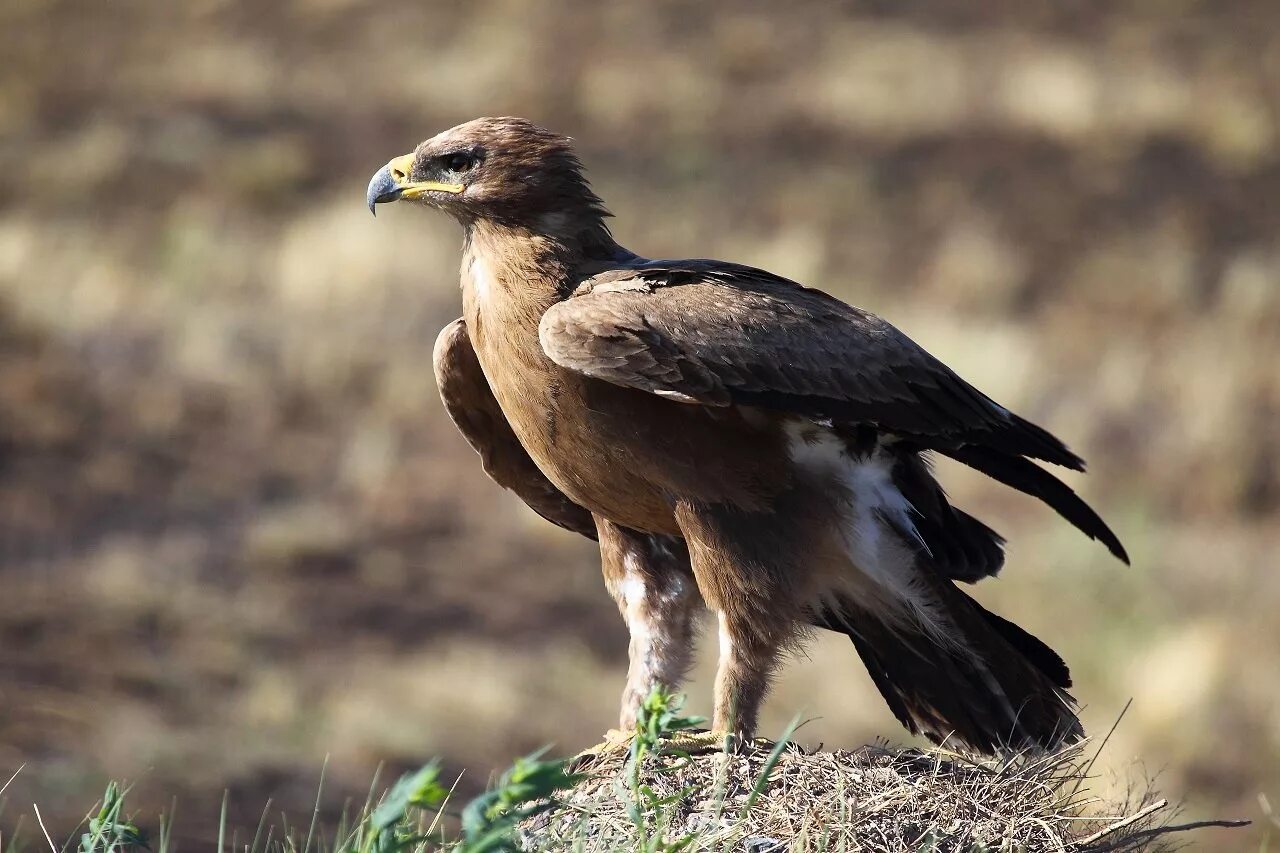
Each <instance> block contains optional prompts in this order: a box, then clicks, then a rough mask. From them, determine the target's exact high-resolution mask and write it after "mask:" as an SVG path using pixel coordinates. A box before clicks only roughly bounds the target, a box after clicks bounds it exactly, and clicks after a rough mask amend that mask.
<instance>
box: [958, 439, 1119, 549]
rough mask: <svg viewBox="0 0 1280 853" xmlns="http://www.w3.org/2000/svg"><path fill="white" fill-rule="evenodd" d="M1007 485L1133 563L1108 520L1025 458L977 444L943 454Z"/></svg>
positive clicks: (1063, 484) (1056, 479)
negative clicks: (1038, 500) (1035, 500)
mask: <svg viewBox="0 0 1280 853" xmlns="http://www.w3.org/2000/svg"><path fill="white" fill-rule="evenodd" d="M942 452H943V453H945V454H946V455H948V456H950V457H951V458H952V459H955V460H956V461H957V462H963V463H964V464H965V465H968V466H969V467H970V468H974V469H976V470H978V471H981V472H982V473H984V474H986V475H987V476H989V477H992V478H994V479H996V480H999V481H1000V482H1002V483H1004V484H1005V485H1006V486H1010V487H1012V488H1015V489H1017V490H1018V491H1020V492H1024V493H1026V494H1028V495H1031V496H1032V497H1037V498H1039V499H1040V500H1042V501H1044V502H1045V503H1047V504H1048V505H1049V506H1051V507H1053V508H1054V509H1055V510H1056V511H1057V512H1058V514H1059V515H1061V516H1062V517H1063V518H1065V519H1066V520H1067V521H1069V522H1071V523H1072V524H1074V525H1075V526H1076V527H1077V528H1078V529H1079V530H1080V531H1081V532H1082V533H1084V534H1085V535H1086V536H1088V537H1089V538H1090V539H1097V540H1099V541H1101V542H1102V544H1104V545H1106V546H1107V550H1109V551H1110V552H1111V553H1112V554H1114V555H1115V556H1116V558H1117V559H1119V560H1121V561H1122V562H1124V563H1126V564H1127V563H1128V562H1129V555H1128V553H1127V552H1126V551H1125V550H1124V546H1123V545H1122V544H1120V539H1119V538H1118V537H1117V536H1116V535H1115V534H1114V533H1112V532H1111V528H1109V527H1107V524H1106V522H1105V521H1103V520H1102V518H1101V517H1099V515H1098V514H1097V513H1096V512H1094V511H1093V508H1092V507H1090V506H1089V505H1088V504H1087V503H1085V502H1084V500H1082V499H1081V498H1080V496H1079V495H1077V494H1076V493H1075V492H1073V491H1072V490H1071V488H1070V487H1069V486H1068V485H1067V484H1066V483H1064V482H1062V481H1061V480H1059V479H1058V478H1057V477H1055V476H1053V475H1052V474H1050V473H1049V472H1048V471H1046V470H1045V469H1043V468H1041V467H1040V466H1039V465H1037V464H1035V463H1034V462H1032V461H1030V460H1028V459H1024V458H1022V457H1021V456H1012V455H1009V454H1005V453H1000V452H998V451H995V450H991V449H989V448H985V447H978V446H976V445H970V444H967V445H964V446H962V447H957V448H953V449H949V450H944V451H942Z"/></svg>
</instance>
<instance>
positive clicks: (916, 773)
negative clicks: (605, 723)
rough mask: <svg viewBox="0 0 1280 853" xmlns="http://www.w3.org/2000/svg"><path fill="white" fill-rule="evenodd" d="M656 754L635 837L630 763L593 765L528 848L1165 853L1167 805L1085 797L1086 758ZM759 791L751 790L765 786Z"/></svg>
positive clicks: (615, 760)
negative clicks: (641, 827)
mask: <svg viewBox="0 0 1280 853" xmlns="http://www.w3.org/2000/svg"><path fill="white" fill-rule="evenodd" d="M770 746H772V745H771V744H768V743H765V744H762V745H761V748H759V749H758V750H757V751H755V752H753V753H751V754H749V755H736V756H724V755H720V754H701V755H693V756H685V757H660V758H657V759H655V760H653V761H651V762H650V763H649V764H647V765H646V767H645V770H644V771H643V772H642V773H641V774H640V780H641V784H642V785H644V786H646V787H647V788H648V789H650V791H651V792H652V796H653V797H654V798H656V799H657V800H659V801H660V802H662V803H663V805H662V806H660V807H658V808H656V809H654V810H653V811H654V814H653V815H652V816H650V819H649V821H648V826H647V827H646V828H647V829H648V833H647V834H645V833H637V829H636V822H635V820H634V811H633V807H632V803H633V802H634V799H633V795H632V794H631V792H630V790H629V788H628V786H627V784H626V779H627V769H626V767H625V759H626V755H625V754H623V755H616V754H615V755H613V756H608V757H606V758H605V759H604V760H599V761H597V762H596V763H593V764H590V765H587V766H586V767H585V768H584V770H585V771H586V772H589V773H590V774H591V776H590V778H589V779H587V780H586V781H584V782H582V783H580V784H579V785H578V786H577V787H575V788H573V789H572V790H570V791H568V792H567V793H566V794H565V795H563V796H562V797H560V798H559V800H558V801H557V803H556V805H555V807H554V808H553V809H552V810H550V811H547V812H543V813H542V814H539V815H538V816H537V817H535V818H532V819H531V820H529V821H527V822H526V825H525V827H524V829H525V833H526V835H525V837H526V839H527V844H528V847H529V849H536V850H549V851H550V850H589V851H597V850H598V851H614V850H625V849H635V848H636V847H637V844H636V840H637V835H640V836H641V838H646V837H647V838H652V839H659V840H660V844H665V845H670V846H669V847H662V846H656V847H655V848H654V849H657V850H677V849H680V848H679V847H678V846H677V845H679V843H680V842H681V841H683V840H685V839H693V841H692V843H691V845H690V849H692V850H743V851H748V853H783V851H796V853H801V851H804V853H816V851H835V850H846V851H866V853H919V851H936V853H952V851H954V853H994V851H1005V850H1007V851H1019V853H1050V851H1052V853H1102V851H1113V850H1127V851H1140V850H1145V851H1157V850H1168V849H1171V846H1170V842H1171V841H1172V840H1173V838H1172V836H1173V835H1174V834H1175V833H1176V832H1179V831H1183V830H1188V831H1189V830H1192V829H1195V828H1197V827H1190V826H1186V825H1180V824H1176V823H1175V824H1170V823H1169V822H1168V821H1167V820H1165V818H1166V815H1165V814H1162V812H1164V811H1165V809H1166V808H1168V805H1167V803H1165V802H1164V801H1162V800H1158V799H1155V797H1154V795H1152V794H1150V793H1149V792H1146V791H1140V792H1138V793H1137V794H1136V795H1135V796H1134V797H1133V798H1132V800H1131V801H1130V802H1125V803H1107V802H1104V801H1102V800H1099V799H1098V798H1097V797H1093V796H1090V794H1089V792H1088V790H1087V786H1086V785H1084V784H1083V783H1084V782H1085V781H1086V780H1085V778H1084V777H1085V775H1087V773H1086V766H1087V764H1088V761H1087V759H1086V757H1085V755H1084V752H1083V750H1079V749H1069V750H1065V751H1063V752H1060V753H1051V754H1046V755H1042V756H1038V757H1028V756H1020V757H1017V758H1013V759H1009V760H1006V761H980V762H974V761H972V760H970V759H966V758H964V757H963V756H958V755H953V754H949V753H947V752H945V751H939V750H932V749H931V750H926V751H921V750H915V749H906V750H903V749H891V748H887V747H884V746H864V747H861V748H859V749H857V750H853V751H847V750H837V751H834V752H816V753H808V752H806V751H804V750H802V749H799V748H797V747H795V746H787V747H786V748H784V749H782V751H781V752H780V754H778V755H776V756H773V755H771V753H770V749H769V747H770ZM762 776H763V777H764V778H765V780H766V781H765V782H764V783H763V784H762V785H760V786H759V791H758V792H757V791H756V788H757V782H758V780H760V779H761V777H762Z"/></svg>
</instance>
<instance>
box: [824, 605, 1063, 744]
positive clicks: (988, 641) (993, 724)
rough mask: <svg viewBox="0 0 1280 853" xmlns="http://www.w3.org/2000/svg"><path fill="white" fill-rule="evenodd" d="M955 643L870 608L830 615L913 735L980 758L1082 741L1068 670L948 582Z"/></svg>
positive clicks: (830, 625) (1034, 641)
mask: <svg viewBox="0 0 1280 853" xmlns="http://www.w3.org/2000/svg"><path fill="white" fill-rule="evenodd" d="M938 591H939V593H941V596H942V598H943V599H944V604H945V610H946V615H947V621H948V622H949V623H950V626H949V627H950V628H951V629H952V630H953V631H954V632H955V636H954V638H953V639H954V640H955V642H948V641H945V640H940V639H939V638H938V636H937V634H936V633H935V632H931V631H927V630H925V629H924V628H920V629H919V630H912V628H911V625H910V624H909V623H908V624H904V623H902V622H896V621H895V622H888V621H885V620H884V619H883V618H880V617H879V616H878V615H877V614H876V613H874V612H872V611H870V610H868V609H864V608H856V609H853V608H851V609H847V610H846V611H845V612H844V613H843V614H839V615H834V614H828V615H826V616H824V617H823V618H822V620H821V621H822V622H823V623H825V624H823V627H827V628H831V629H833V630H836V631H840V632H841V633H845V634H848V635H849V638H850V639H851V640H853V645H854V647H855V648H856V649H857V650H858V654H859V655H860V656H861V657H862V661H863V663H865V664H866V666H867V671H868V672H869V673H870V674H871V678H872V680H873V681H874V682H875V684H876V687H878V688H879V689H880V692H881V694H883V696H884V698H885V701H886V702H888V704H889V708H890V709H891V710H892V711H893V713H894V715H895V716H896V717H897V718H898V720H899V721H901V722H902V724H903V725H904V726H906V727H907V728H908V729H909V730H910V731H911V732H912V733H913V734H923V735H925V736H926V737H928V738H929V739H930V740H932V741H934V742H935V743H941V742H945V743H948V744H954V745H957V746H959V745H964V746H967V747H969V748H970V749H973V750H976V751H979V752H983V753H988V754H991V753H996V752H999V751H1001V750H1004V749H1008V748H1014V749H1024V748H1045V749H1048V748H1054V747H1056V746H1060V745H1063V744H1066V743H1073V742H1075V741H1078V740H1080V739H1081V738H1082V737H1083V736H1084V730H1083V729H1082V728H1081V726H1080V721H1079V720H1078V719H1077V718H1076V715H1075V700H1074V699H1073V698H1072V697H1071V695H1070V694H1068V693H1067V692H1066V688H1067V687H1069V686H1071V677H1070V674H1069V673H1068V670H1067V666H1066V664H1064V663H1063V661H1062V658H1060V657H1059V656H1058V655H1057V654H1056V653H1055V652H1054V651H1053V650H1052V649H1050V648H1049V647H1048V646H1047V645H1045V644H1044V643H1043V642H1041V641H1040V640H1039V639H1037V638H1036V637H1034V636H1032V635H1031V634H1029V633H1028V632H1026V631H1024V630H1023V629H1021V628H1019V627H1018V626H1017V625H1014V624H1013V623H1012V622H1009V621H1007V620H1005V619H1002V618H1001V617H999V616H997V615H995V614H994V613H991V612H989V611H987V610H986V609H984V608H983V607H982V606H981V605H980V604H978V603H977V602H976V601H974V600H973V599H972V598H970V597H969V596H967V595H965V594H964V593H963V592H961V591H960V590H958V589H956V588H955V587H954V586H952V585H951V584H950V583H944V584H942V585H941V588H940V589H939V590H938Z"/></svg>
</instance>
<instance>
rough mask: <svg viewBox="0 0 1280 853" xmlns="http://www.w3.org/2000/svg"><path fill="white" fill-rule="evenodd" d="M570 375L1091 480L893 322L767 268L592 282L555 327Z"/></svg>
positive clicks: (662, 266)
mask: <svg viewBox="0 0 1280 853" xmlns="http://www.w3.org/2000/svg"><path fill="white" fill-rule="evenodd" d="M539 337H540V340H541V343H542V347H543V349H544V350H545V351H546V353H547V355H548V356H549V357H550V358H551V359H552V361H554V362H556V363H557V364H559V365H560V366H562V367H565V368H567V369H570V370H575V371H577V372H580V373H583V374H585V375H587V376H591V377H594V378H597V379H602V380H604V381H607V382H612V383H614V384H618V385H624V386H628V387H632V388H638V389H640V390H643V391H648V392H650V393H654V394H660V395H663V396H667V397H670V398H673V399H677V400H681V401H683V402H688V403H697V404H701V405H707V406H726V405H730V404H742V405H755V406H762V407H765V408H771V409H775V410H780V411H787V412H793V413H796V414H800V415H804V416H807V417H811V418H819V419H823V418H826V419H832V420H835V421H841V422H850V423H865V424H870V425H873V426H875V427H877V428H878V429H881V430H883V431H886V432H889V433H893V434H896V435H900V436H904V437H908V438H911V439H914V440H916V441H918V442H919V443H920V444H921V446H925V447H932V448H936V449H948V448H953V447H959V446H963V445H966V444H978V445H998V446H999V447H1000V448H1001V449H1002V450H1004V451H1006V452H1011V453H1017V454H1020V455H1025V456H1030V457H1032V458H1036V459H1043V460H1046V461H1049V462H1053V463H1056V464H1059V465H1065V466H1068V467H1071V468H1076V469H1082V468H1083V462H1082V461H1081V460H1080V458H1079V457H1077V456H1076V455H1075V454H1073V453H1071V451H1070V450H1068V449H1067V448H1066V446H1065V445H1063V444H1062V442H1060V441H1059V440H1058V439H1056V438H1054V437H1053V436H1052V435H1050V434H1049V433H1048V432H1046V431H1044V430H1043V429H1040V428H1039V427H1037V426H1035V425H1034V424H1031V423H1030V422H1028V421H1025V420H1023V419H1022V418H1019V417H1018V416H1017V415H1014V414H1012V413H1010V412H1009V411H1008V410H1006V409H1005V408H1003V407H1002V406H999V405H998V404H996V403H995V402H994V401H992V400H991V399H990V398H989V397H987V396H986V395H985V394H983V393H981V392H980V391H978V390H977V389H976V388H974V387H973V386H972V385H970V384H968V383H967V382H965V381H964V380H963V379H961V378H960V377H959V376H957V375H956V374H955V372H954V371H952V370H951V369H950V368H948V367H947V366H946V365H944V364H943V363H942V362H940V361H939V360H938V359H936V358H934V357H933V356H932V355H930V354H929V353H928V352H926V351H925V350H924V349H923V348H922V347H920V346H919V345H918V344H916V343H915V342H914V341H912V340H911V339H910V338H909V337H907V336H906V335H905V334H903V333H902V332H900V331H899V330H898V329H896V328H894V327H893V326H892V325H890V324H889V323H887V322H885V321H884V320H882V319H880V318H879V317H877V316H875V315H874V314H871V313H869V312H867V311H863V310H861V309H859V308H855V307H853V306H851V305H847V304H845V303H843V302H841V301H839V300H837V299H835V298H834V297H831V296H828V295H827V294H825V293H823V292H822V291H819V290H813V289H810V288H805V287H802V286H800V285H798V284H795V283H794V282H790V281H787V280H786V279H781V278H778V277H777V276H772V275H770V274H769V273H765V272H762V271H759V270H753V269H751V268H748V267H739V266H736V265H719V264H715V263H714V262H704V261H695V262H689V263H685V264H668V263H666V262H653V263H651V264H647V265H641V266H637V267H635V268H629V269H619V270H610V271H609V272H607V273H604V274H601V275H599V276H596V277H595V278H593V279H589V280H587V281H586V282H584V283H583V284H582V285H581V286H579V287H578V288H577V290H576V291H575V293H574V295H573V296H572V297H570V298H569V299H567V300H565V301H563V302H560V303H558V304H556V305H554V306H552V307H551V309H550V310H548V311H547V312H546V314H545V315H544V316H543V318H542V322H541V325H540V328H539Z"/></svg>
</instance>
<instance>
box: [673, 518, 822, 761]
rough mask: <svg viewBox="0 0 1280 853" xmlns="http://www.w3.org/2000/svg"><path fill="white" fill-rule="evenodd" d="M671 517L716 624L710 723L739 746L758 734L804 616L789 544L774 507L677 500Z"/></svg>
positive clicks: (733, 744) (734, 744)
mask: <svg viewBox="0 0 1280 853" xmlns="http://www.w3.org/2000/svg"><path fill="white" fill-rule="evenodd" d="M676 520H677V521H678V522H679V524H680V528H681V530H682V531H683V532H684V534H685V540H686V541H687V543H688V548H689V557H690V561H691V564H692V566H693V574H694V578H695V579H696V580H697V583H698V589H699V591H700V592H701V593H702V597H703V598H704V599H705V600H706V602H707V604H708V606H710V607H711V609H712V610H714V611H715V614H716V620H717V623H718V625H719V635H720V660H719V664H718V667H717V669H716V683H715V713H714V717H713V719H712V728H713V731H715V732H719V733H721V734H722V735H723V734H726V733H727V734H729V735H731V736H732V739H733V743H732V746H734V747H735V748H736V747H742V746H745V745H746V744H748V743H750V742H751V740H752V738H753V736H754V735H755V731H756V725H757V723H758V722H759V716H760V706H761V705H762V704H763V703H764V697H765V694H766V693H767V692H768V690H769V682H770V678H771V676H772V675H773V671H774V669H775V668H776V667H777V664H778V658H779V656H780V654H781V653H782V651H783V650H784V649H786V648H787V647H789V646H790V645H792V644H793V643H794V641H795V638H796V635H797V633H798V631H799V629H800V625H802V624H803V623H802V622H801V621H799V617H800V616H801V612H800V608H799V607H798V606H797V600H798V595H797V592H796V590H795V589H794V588H793V578H794V577H795V576H796V574H797V572H795V571H793V567H792V566H791V563H792V561H793V560H794V556H793V554H792V553H791V552H792V549H788V548H786V547H785V544H786V542H787V539H786V537H780V536H779V535H778V532H779V530H778V527H779V524H780V523H781V521H780V518H779V516H778V515H777V514H769V515H765V514H761V513H750V512H744V511H742V510H739V509H736V508H734V507H730V506H726V505H718V506H706V505H698V504H678V505H677V507H676Z"/></svg>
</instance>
